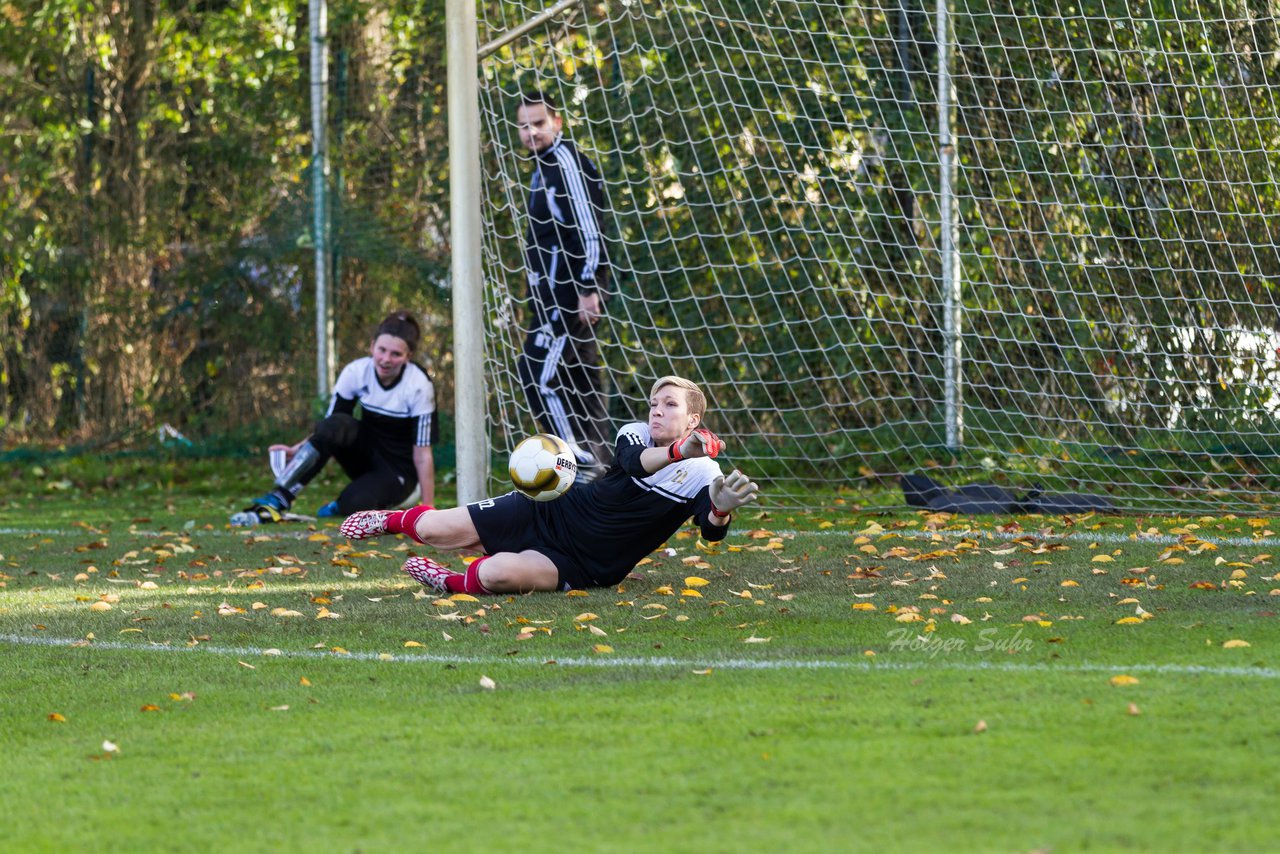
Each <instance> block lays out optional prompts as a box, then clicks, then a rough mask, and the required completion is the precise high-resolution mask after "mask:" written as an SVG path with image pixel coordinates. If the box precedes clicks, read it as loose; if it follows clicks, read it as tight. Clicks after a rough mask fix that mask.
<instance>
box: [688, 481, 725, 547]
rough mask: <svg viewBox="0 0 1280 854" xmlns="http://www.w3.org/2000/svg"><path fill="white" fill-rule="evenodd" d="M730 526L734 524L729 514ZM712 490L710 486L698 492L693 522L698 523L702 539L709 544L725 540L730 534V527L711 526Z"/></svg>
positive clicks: (695, 499)
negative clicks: (726, 535) (725, 536)
mask: <svg viewBox="0 0 1280 854" xmlns="http://www.w3.org/2000/svg"><path fill="white" fill-rule="evenodd" d="M729 515H730V519H729V525H732V524H733V519H732V516H733V514H729ZM710 520H711V488H710V487H708V486H704V487H702V489H699V490H698V494H697V495H695V496H694V497H693V521H695V522H697V523H698V528H699V529H700V530H701V532H702V539H704V540H706V541H707V542H709V543H718V542H720V541H721V540H723V539H724V535H725V534H727V533H729V525H724V526H723V527H722V526H720V525H712V524H711V521H710Z"/></svg>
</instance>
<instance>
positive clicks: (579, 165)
mask: <svg viewBox="0 0 1280 854" xmlns="http://www.w3.org/2000/svg"><path fill="white" fill-rule="evenodd" d="M563 124H564V121H563V118H562V117H561V115H560V111H559V109H558V108H557V107H556V105H555V104H554V103H552V102H551V100H550V99H549V98H548V97H547V96H546V95H545V94H544V93H542V92H531V93H528V94H525V95H524V96H523V97H522V99H521V102H520V106H519V108H518V109H517V110H516V125H517V127H518V129H519V132H520V141H521V142H522V143H523V144H524V146H525V148H527V149H528V150H529V151H530V152H532V153H533V159H534V170H533V177H532V180H531V182H530V185H529V201H528V207H527V214H528V220H529V226H528V228H527V230H526V231H525V264H526V271H527V273H528V277H529V291H530V302H531V316H530V317H529V319H528V322H527V326H526V337H525V344H524V351H523V352H522V353H521V355H520V359H519V362H518V372H519V375H520V382H521V385H522V386H523V387H524V392H525V397H526V398H527V400H528V403H529V408H530V410H532V413H533V417H534V419H535V420H536V421H537V423H538V425H539V428H540V429H542V430H544V431H546V432H548V433H554V434H555V435H557V436H559V437H560V438H562V439H564V440H565V441H566V442H568V443H569V446H570V447H571V448H573V450H574V455H575V456H576V457H577V458H578V465H579V471H580V473H582V474H586V475H587V479H589V478H591V477H592V476H594V475H596V474H598V473H600V472H602V471H603V470H604V468H605V467H606V466H607V465H608V464H609V463H611V462H612V460H613V453H612V449H611V447H610V439H611V437H612V436H613V428H612V425H611V424H610V423H609V418H608V415H607V414H606V412H605V406H604V390H603V377H602V368H601V364H600V350H599V346H598V345H597V343H596V336H595V324H597V323H598V322H599V321H600V318H601V316H602V315H603V313H604V297H603V294H602V290H603V288H604V286H605V285H606V284H607V279H608V269H609V262H608V257H607V252H606V248H605V242H604V237H603V234H602V233H601V228H600V220H601V213H602V211H603V209H604V190H603V187H602V184H601V181H600V173H599V171H598V170H597V169H596V167H595V164H593V163H592V162H591V161H590V160H588V159H587V158H586V157H585V156H583V154H582V153H581V152H580V151H578V148H577V146H575V145H574V144H573V143H572V142H570V141H569V140H567V139H565V138H564V136H563V135H562V128H563Z"/></svg>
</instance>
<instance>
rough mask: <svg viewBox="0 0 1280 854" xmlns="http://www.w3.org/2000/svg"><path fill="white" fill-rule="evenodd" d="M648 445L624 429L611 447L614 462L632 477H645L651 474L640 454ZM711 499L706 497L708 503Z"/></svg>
mask: <svg viewBox="0 0 1280 854" xmlns="http://www.w3.org/2000/svg"><path fill="white" fill-rule="evenodd" d="M647 447H649V446H648V445H642V444H640V440H639V438H638V437H636V436H634V435H632V434H630V433H627V432H625V431H623V432H620V433H619V434H618V444H617V446H616V447H615V448H614V449H613V459H614V462H615V463H616V464H617V465H619V466H621V467H622V470H623V471H625V472H626V473H627V474H629V475H631V476H632V477H639V478H646V477H648V476H649V475H651V474H653V472H651V471H645V468H644V465H643V464H642V463H641V462H640V454H641V453H643V452H644V449H645V448H647ZM710 500H711V499H707V501H708V503H710Z"/></svg>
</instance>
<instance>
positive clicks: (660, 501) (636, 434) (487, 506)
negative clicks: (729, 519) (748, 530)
mask: <svg viewBox="0 0 1280 854" xmlns="http://www.w3.org/2000/svg"><path fill="white" fill-rule="evenodd" d="M652 447H654V444H653V437H652V435H651V434H650V432H649V427H648V425H647V424H642V423H639V422H636V423H633V424H628V425H626V426H625V427H623V428H622V429H621V430H619V431H618V442H617V447H616V454H615V459H614V463H613V465H612V466H611V467H610V468H609V470H608V472H606V473H605V475H604V476H603V477H600V478H598V479H596V480H594V481H592V482H591V483H587V484H580V485H575V486H574V487H572V488H571V489H570V490H569V491H568V492H566V493H565V494H564V495H563V496H561V497H560V498H558V499H556V500H555V501H548V502H545V503H539V502H534V501H531V500H529V499H528V498H525V497H523V496H521V495H519V494H518V493H512V494H510V495H505V496H502V497H501V498H497V499H492V500H489V501H482V502H477V503H475V504H472V505H469V509H470V511H471V518H472V521H473V522H474V523H475V524H476V530H477V532H478V533H479V534H480V541H481V543H483V544H484V546H485V550H486V551H488V552H490V553H493V551H505V550H508V549H513V550H521V549H524V548H533V549H535V550H538V551H541V552H543V553H544V554H546V555H547V556H548V557H549V558H551V560H552V561H553V562H554V563H555V564H556V566H557V568H558V569H559V570H560V577H561V580H562V583H566V584H567V585H568V586H570V587H584V586H595V585H599V586H606V587H607V586H612V585H614V584H617V583H618V582H619V581H621V580H622V579H623V578H625V577H626V575H627V573H629V572H630V571H631V570H632V569H634V568H635V565H636V564H637V563H639V562H640V560H641V559H642V558H644V556H645V555H648V554H649V553H651V552H652V551H653V550H654V549H656V548H658V546H660V545H662V544H663V543H664V542H666V541H667V540H668V539H670V537H671V535H672V534H674V533H675V532H676V531H678V530H680V527H681V526H682V525H683V524H684V523H685V522H686V521H687V520H688V519H689V518H690V517H693V520H694V521H695V522H697V523H698V525H700V526H701V529H702V536H703V539H706V540H708V541H715V540H721V539H724V535H725V533H726V531H727V530H728V527H727V526H721V525H712V524H710V523H709V522H708V521H707V516H708V515H709V513H710V511H711V497H710V495H709V488H710V485H711V481H712V480H714V479H715V478H716V477H717V476H718V475H720V473H721V472H720V465H719V464H718V463H717V462H716V461H715V460H712V459H709V458H707V457H698V458H696V459H688V460H681V461H680V462H676V463H671V464H670V465H667V466H665V467H663V468H662V469H659V470H658V471H657V472H655V473H653V474H649V473H648V472H646V471H645V470H644V467H643V466H642V465H641V463H640V453H641V452H642V451H643V450H644V449H645V448H652ZM522 527H523V528H524V530H519V529H520V528H522ZM491 540H492V542H491Z"/></svg>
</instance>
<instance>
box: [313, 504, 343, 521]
mask: <svg viewBox="0 0 1280 854" xmlns="http://www.w3.org/2000/svg"><path fill="white" fill-rule="evenodd" d="M341 515H343V514H342V511H341V510H339V509H338V502H336V501H330V502H329V503H328V504H326V505H324V506H323V507H321V508H320V509H319V510H317V511H316V516H318V517H320V518H321V519H330V518H333V517H334V516H341Z"/></svg>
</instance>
